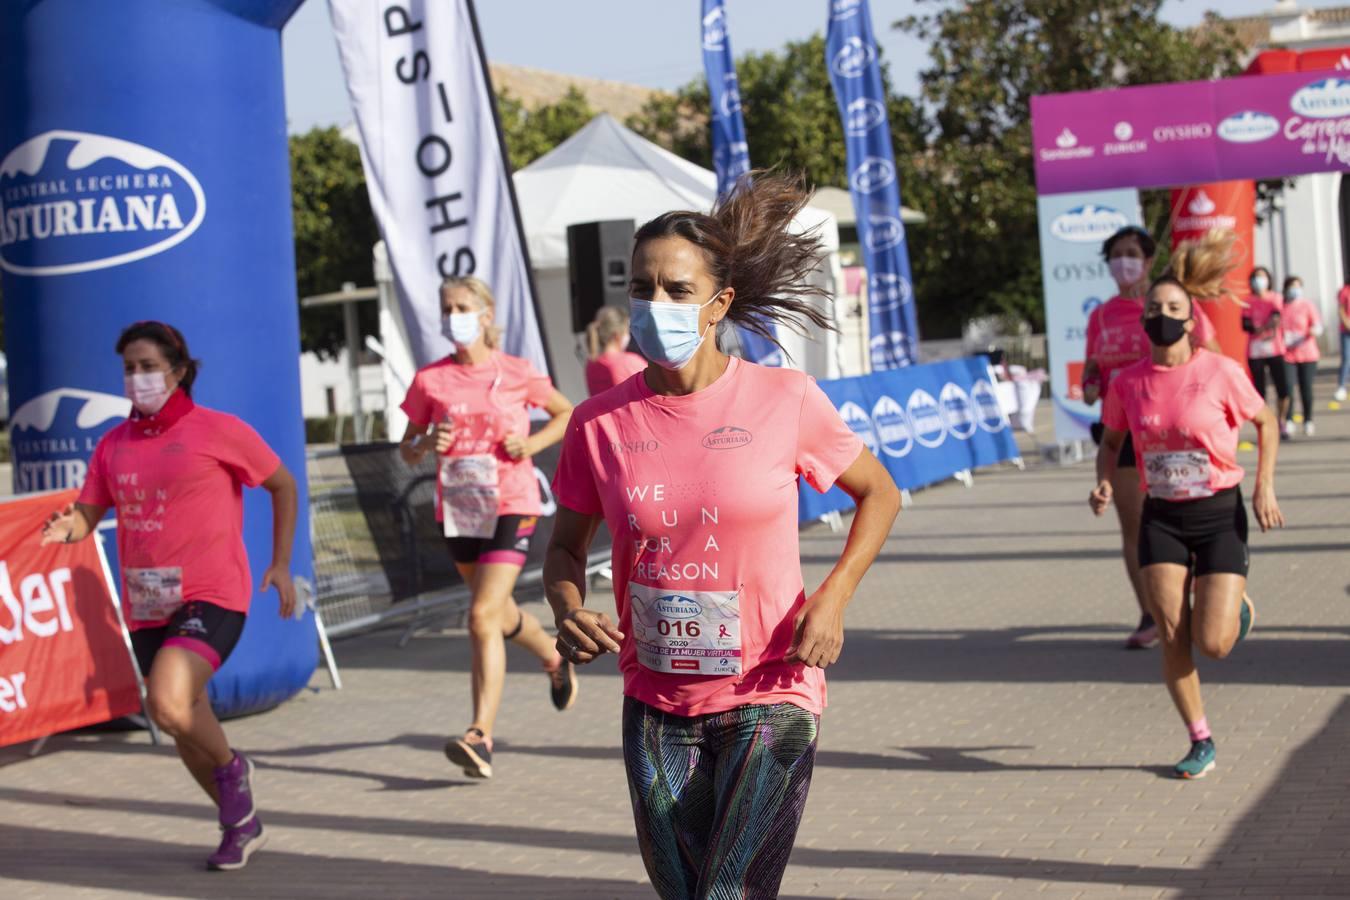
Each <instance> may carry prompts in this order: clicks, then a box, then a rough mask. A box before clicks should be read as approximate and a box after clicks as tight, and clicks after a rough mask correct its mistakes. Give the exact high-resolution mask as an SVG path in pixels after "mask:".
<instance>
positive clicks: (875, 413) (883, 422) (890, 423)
mask: <svg viewBox="0 0 1350 900" xmlns="http://www.w3.org/2000/svg"><path fill="white" fill-rule="evenodd" d="M872 426H873V427H874V428H875V429H876V432H877V439H878V440H879V441H880V442H881V449H882V452H884V453H885V454H886V455H887V456H894V457H897V458H898V457H902V456H905V455H907V454H908V453H909V451H910V450H912V449H913V448H914V429H913V428H911V427H910V424H909V417H908V416H906V415H905V410H904V408H903V407H902V406H901V405H900V404H899V403H897V402H895V400H894V399H892V398H891V397H889V396H887V395H886V394H882V395H881V397H880V399H878V400H877V402H876V403H875V404H874V405H873V406H872Z"/></svg>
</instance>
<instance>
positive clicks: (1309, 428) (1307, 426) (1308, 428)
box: [1303, 422, 1317, 437]
mask: <svg viewBox="0 0 1350 900" xmlns="http://www.w3.org/2000/svg"><path fill="white" fill-rule="evenodd" d="M1303 433H1304V434H1305V435H1307V436H1308V437H1312V436H1313V435H1314V434H1317V429H1316V428H1315V427H1314V426H1313V423H1311V422H1304V423H1303Z"/></svg>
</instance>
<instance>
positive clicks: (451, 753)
mask: <svg viewBox="0 0 1350 900" xmlns="http://www.w3.org/2000/svg"><path fill="white" fill-rule="evenodd" d="M445 758H446V759H448V760H450V761H451V762H452V763H454V764H455V765H457V766H459V767H461V768H462V769H464V774H465V775H467V776H469V777H470V778H491V777H492V747H491V746H489V744H488V739H487V735H485V734H483V732H481V731H479V730H478V729H477V728H470V729H469V730H468V731H466V732H464V737H462V738H452V739H451V740H448V741H446V742H445Z"/></svg>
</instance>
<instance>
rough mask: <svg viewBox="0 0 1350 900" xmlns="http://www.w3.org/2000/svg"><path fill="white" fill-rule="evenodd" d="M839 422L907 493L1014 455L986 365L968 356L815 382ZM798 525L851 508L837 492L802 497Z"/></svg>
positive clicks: (804, 491) (1013, 443) (804, 490)
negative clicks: (833, 406)
mask: <svg viewBox="0 0 1350 900" xmlns="http://www.w3.org/2000/svg"><path fill="white" fill-rule="evenodd" d="M820 387H821V388H822V389H823V390H824V391H825V395H826V396H828V397H829V398H830V401H831V402H832V403H834V405H835V408H836V409H838V410H839V415H840V417H841V418H842V419H843V420H844V422H845V423H847V424H848V426H849V427H850V428H852V429H853V431H854V432H855V433H856V434H857V435H858V437H860V438H862V442H863V444H865V445H866V446H867V449H869V450H871V451H872V453H873V454H874V455H875V456H876V457H877V459H879V460H881V462H882V464H883V465H885V466H886V470H887V471H888V472H890V473H891V477H892V478H894V479H895V483H896V484H898V485H899V486H900V487H902V488H905V489H907V490H909V489H914V488H920V487H924V486H925V485H930V484H935V483H937V482H939V481H942V480H943V479H946V478H950V477H951V476H952V475H955V474H956V473H957V472H961V471H963V470H966V469H978V468H981V467H983V466H992V465H994V464H996V463H1000V462H1004V461H1005V460H1011V459H1017V458H1018V457H1019V456H1020V454H1019V453H1018V450H1017V442H1016V441H1015V440H1014V439H1013V430H1012V426H1011V425H1010V424H1009V423H1008V417H1007V416H1006V415H1004V413H1003V410H1002V408H1001V407H1000V406H999V403H998V397H997V396H996V395H995V392H994V383H993V376H992V375H990V373H989V362H988V360H987V359H986V358H985V357H983V356H972V357H966V358H964V359H955V360H949V361H946V362H938V363H928V364H926V365H921V366H907V367H906V368H904V369H889V370H886V371H882V372H873V373H872V374H870V375H857V376H854V377H852V378H838V379H834V380H831V381H822V382H820ZM799 496H800V504H799V510H800V519H801V521H803V522H805V521H809V520H811V519H818V518H820V517H821V516H823V515H825V514H826V513H830V512H836V511H838V510H843V509H848V508H850V507H851V506H852V505H853V501H852V500H851V499H849V496H848V495H847V494H845V493H844V492H843V491H841V490H840V489H839V488H832V489H830V491H828V492H827V493H825V494H819V493H817V492H816V491H814V490H812V489H811V488H810V487H809V486H805V485H804V486H803V487H802V488H801V491H800V494H799Z"/></svg>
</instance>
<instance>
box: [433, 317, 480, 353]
mask: <svg viewBox="0 0 1350 900" xmlns="http://www.w3.org/2000/svg"><path fill="white" fill-rule="evenodd" d="M482 315H483V314H482V313H476V312H457V313H450V315H448V316H445V317H444V318H442V319H441V334H443V335H445V336H446V337H447V338H449V340H450V343H452V344H454V345H455V346H456V347H460V348H463V347H469V346H472V344H473V342H474V341H476V340H478V336H479V335H480V334H482V333H483V323H482V322H481V321H480V319H481V318H482Z"/></svg>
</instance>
